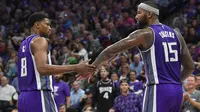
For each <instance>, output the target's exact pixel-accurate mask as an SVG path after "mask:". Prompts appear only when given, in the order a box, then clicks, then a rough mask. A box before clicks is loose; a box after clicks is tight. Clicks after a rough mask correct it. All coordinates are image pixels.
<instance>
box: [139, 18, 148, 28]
mask: <svg viewBox="0 0 200 112" xmlns="http://www.w3.org/2000/svg"><path fill="white" fill-rule="evenodd" d="M147 25H148V23H147V17H146V15H145V16H144V18H143V19H142V20H140V21H137V28H138V29H142V28H145V27H147Z"/></svg>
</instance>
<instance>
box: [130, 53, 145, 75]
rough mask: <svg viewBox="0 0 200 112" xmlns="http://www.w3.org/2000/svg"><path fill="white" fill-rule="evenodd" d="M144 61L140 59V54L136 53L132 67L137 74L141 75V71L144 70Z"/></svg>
mask: <svg viewBox="0 0 200 112" xmlns="http://www.w3.org/2000/svg"><path fill="white" fill-rule="evenodd" d="M143 65H144V62H143V61H141V60H140V55H139V54H136V55H135V56H134V59H133V62H132V63H131V64H130V69H131V70H135V71H136V73H137V74H136V75H137V76H139V74H140V72H141V71H142V67H143Z"/></svg>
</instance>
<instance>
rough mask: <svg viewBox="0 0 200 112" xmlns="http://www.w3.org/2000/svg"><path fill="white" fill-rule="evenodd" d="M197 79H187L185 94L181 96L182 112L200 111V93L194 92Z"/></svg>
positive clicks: (192, 77)
mask: <svg viewBox="0 0 200 112" xmlns="http://www.w3.org/2000/svg"><path fill="white" fill-rule="evenodd" d="M196 83H197V78H196V77H195V76H194V75H190V76H189V77H188V78H187V92H185V93H184V94H183V106H182V110H183V112H188V111H189V112H199V111H200V91H198V90H196Z"/></svg>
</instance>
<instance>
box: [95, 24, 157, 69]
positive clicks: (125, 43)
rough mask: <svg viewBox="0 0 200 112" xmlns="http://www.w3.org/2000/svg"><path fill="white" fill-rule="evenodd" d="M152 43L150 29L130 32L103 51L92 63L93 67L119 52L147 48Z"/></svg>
mask: <svg viewBox="0 0 200 112" xmlns="http://www.w3.org/2000/svg"><path fill="white" fill-rule="evenodd" d="M152 43H153V33H152V30H151V29H149V28H146V29H140V30H136V31H134V32H132V33H131V34H130V35H129V36H128V37H126V38H124V39H122V40H120V41H118V42H116V43H115V44H112V45H110V46H108V47H107V48H106V49H104V50H103V51H102V52H101V53H100V54H99V56H98V57H97V58H96V60H95V61H94V62H93V65H95V66H96V67H98V66H99V65H100V64H101V63H102V62H103V61H108V60H109V59H111V58H112V57H113V56H115V55H116V54H117V53H119V52H122V51H124V50H127V49H130V48H133V47H135V46H142V47H143V48H148V47H150V46H151V45H152Z"/></svg>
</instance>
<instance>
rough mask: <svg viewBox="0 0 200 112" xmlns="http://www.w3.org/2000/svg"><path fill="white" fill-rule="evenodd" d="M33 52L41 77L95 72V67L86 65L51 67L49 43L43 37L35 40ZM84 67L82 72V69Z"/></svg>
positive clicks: (32, 45)
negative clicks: (85, 71)
mask: <svg viewBox="0 0 200 112" xmlns="http://www.w3.org/2000/svg"><path fill="white" fill-rule="evenodd" d="M31 51H32V53H33V55H34V58H35V64H36V67H37V70H38V72H39V73H40V75H54V74H60V73H66V72H74V71H75V72H80V71H83V70H84V69H85V70H86V69H87V70H88V71H93V70H94V67H92V66H90V65H86V64H82V65H81V64H75V65H62V66H59V65H49V64H48V63H47V62H48V58H47V55H48V42H47V40H46V39H45V38H43V37H37V38H35V39H34V40H33V41H32V43H31ZM81 67H82V70H80V68H81Z"/></svg>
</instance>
